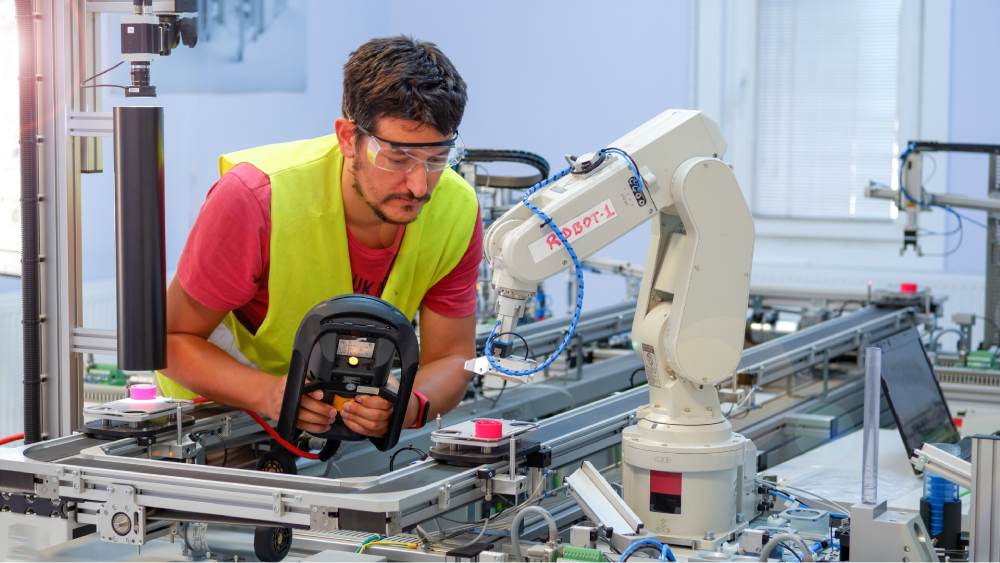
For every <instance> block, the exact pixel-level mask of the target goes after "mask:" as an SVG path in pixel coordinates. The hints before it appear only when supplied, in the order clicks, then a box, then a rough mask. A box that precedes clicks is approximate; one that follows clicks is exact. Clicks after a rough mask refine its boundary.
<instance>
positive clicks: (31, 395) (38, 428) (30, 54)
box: [15, 0, 42, 444]
mask: <svg viewBox="0 0 1000 563" xmlns="http://www.w3.org/2000/svg"><path fill="white" fill-rule="evenodd" d="M15 6H16V8H15V9H16V15H17V32H18V40H19V42H20V50H21V55H20V61H19V74H18V84H19V99H20V124H21V128H20V138H19V141H20V144H21V296H22V297H21V307H22V315H23V316H22V320H21V322H22V323H23V330H24V335H23V338H24V341H23V346H24V443H25V444H32V443H34V442H38V441H39V440H41V439H42V347H41V346H42V345H41V340H40V337H41V328H40V326H39V325H40V323H41V312H40V310H41V282H40V279H39V278H40V271H39V244H40V242H39V219H40V217H39V210H38V183H39V178H38V122H37V120H36V117H37V115H36V113H37V110H38V108H37V107H36V99H35V97H36V96H37V94H38V92H37V90H36V88H37V84H38V81H37V80H36V72H35V71H36V69H35V56H36V49H35V15H34V6H33V4H32V2H31V0H18V1H17V4H16V5H15Z"/></svg>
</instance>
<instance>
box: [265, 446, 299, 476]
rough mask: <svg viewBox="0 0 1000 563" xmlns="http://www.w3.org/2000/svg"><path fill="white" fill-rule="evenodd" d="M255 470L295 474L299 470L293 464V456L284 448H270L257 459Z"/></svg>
mask: <svg viewBox="0 0 1000 563" xmlns="http://www.w3.org/2000/svg"><path fill="white" fill-rule="evenodd" d="M257 471H266V472H268V473H287V474H288V475H295V474H297V473H298V472H299V470H298V468H297V467H296V466H295V456H293V455H292V454H290V453H288V452H286V451H285V450H272V451H270V452H268V453H266V454H264V456H263V457H261V458H260V459H259V460H257Z"/></svg>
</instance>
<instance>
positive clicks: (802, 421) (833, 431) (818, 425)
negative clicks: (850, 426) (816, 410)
mask: <svg viewBox="0 0 1000 563" xmlns="http://www.w3.org/2000/svg"><path fill="white" fill-rule="evenodd" d="M785 424H786V425H788V426H793V427H795V429H796V430H799V431H801V432H803V433H805V434H811V435H815V436H816V437H817V438H824V439H826V438H832V437H834V436H836V435H837V417H835V416H831V415H828V414H807V413H789V414H786V415H785Z"/></svg>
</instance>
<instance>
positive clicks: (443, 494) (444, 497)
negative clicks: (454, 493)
mask: <svg viewBox="0 0 1000 563" xmlns="http://www.w3.org/2000/svg"><path fill="white" fill-rule="evenodd" d="M437 504H438V508H440V509H441V510H446V509H447V508H448V507H449V506H450V505H451V483H448V484H446V485H445V486H443V487H440V488H439V489H438V499H437Z"/></svg>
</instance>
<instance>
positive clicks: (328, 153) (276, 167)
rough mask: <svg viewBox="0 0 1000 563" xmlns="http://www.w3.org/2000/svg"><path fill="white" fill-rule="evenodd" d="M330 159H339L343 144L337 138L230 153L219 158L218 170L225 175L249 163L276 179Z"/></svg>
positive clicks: (258, 147)
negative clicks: (296, 169) (279, 175)
mask: <svg viewBox="0 0 1000 563" xmlns="http://www.w3.org/2000/svg"><path fill="white" fill-rule="evenodd" d="M328 158H333V159H339V158H340V145H339V144H338V142H337V136H336V135H324V136H322V137H315V138H311V139H299V140H296V141H287V142H283V143H274V144H270V145H261V146H257V147H251V148H248V149H243V150H238V151H234V152H230V153H227V154H224V155H222V156H221V157H219V170H220V172H223V173H225V172H227V171H229V170H231V169H232V168H234V167H235V166H237V165H239V164H240V163H250V164H253V165H254V166H255V167H257V168H258V169H259V170H261V171H263V172H264V173H265V174H268V175H270V176H273V175H275V174H279V173H281V172H283V171H285V170H288V169H293V168H299V167H301V166H305V165H308V164H311V163H314V162H320V161H324V160H326V159H328Z"/></svg>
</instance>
